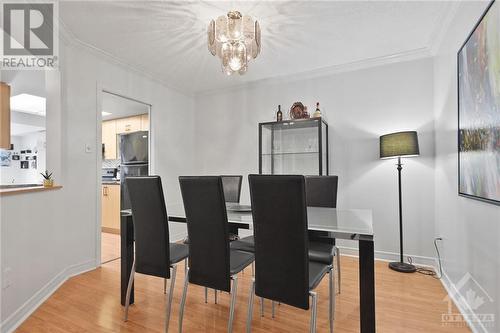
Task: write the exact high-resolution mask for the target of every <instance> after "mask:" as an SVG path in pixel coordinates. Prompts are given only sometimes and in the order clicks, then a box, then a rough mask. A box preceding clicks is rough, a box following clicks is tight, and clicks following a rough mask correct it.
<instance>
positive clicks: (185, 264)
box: [184, 258, 188, 275]
mask: <svg viewBox="0 0 500 333" xmlns="http://www.w3.org/2000/svg"><path fill="white" fill-rule="evenodd" d="M187 269H188V258H186V259H184V275H186V273H187Z"/></svg>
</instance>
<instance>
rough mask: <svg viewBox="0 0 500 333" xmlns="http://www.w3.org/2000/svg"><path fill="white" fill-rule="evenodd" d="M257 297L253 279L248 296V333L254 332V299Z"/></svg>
mask: <svg viewBox="0 0 500 333" xmlns="http://www.w3.org/2000/svg"><path fill="white" fill-rule="evenodd" d="M254 295H255V279H252V283H251V284H250V295H248V313H247V333H250V332H252V316H253V297H254Z"/></svg>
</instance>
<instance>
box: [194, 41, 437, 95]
mask: <svg viewBox="0 0 500 333" xmlns="http://www.w3.org/2000/svg"><path fill="white" fill-rule="evenodd" d="M429 57H432V54H431V52H430V49H429V48H428V47H422V48H418V49H413V50H409V51H405V52H400V53H394V54H390V55H385V56H380V57H373V58H368V59H363V60H359V61H353V62H348V63H343V64H338V65H334V66H328V67H322V68H318V69H314V70H309V71H304V72H300V73H295V74H286V75H281V76H273V77H269V78H264V79H259V80H254V81H250V82H244V83H241V84H236V85H233V86H231V87H224V88H219V89H207V90H202V91H199V92H197V93H195V94H194V95H195V97H198V96H205V95H211V94H216V93H222V92H229V91H234V90H238V89H242V88H251V87H255V86H258V85H263V84H278V83H283V82H293V81H303V80H311V79H315V78H320V77H325V76H332V75H335V74H339V73H345V72H354V71H358V70H362V69H368V68H373V67H379V66H384V65H389V64H394V63H398V62H406V61H412V60H418V59H424V58H429Z"/></svg>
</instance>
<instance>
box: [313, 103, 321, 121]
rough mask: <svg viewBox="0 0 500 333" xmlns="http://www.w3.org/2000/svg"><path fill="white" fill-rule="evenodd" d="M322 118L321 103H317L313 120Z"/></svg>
mask: <svg viewBox="0 0 500 333" xmlns="http://www.w3.org/2000/svg"><path fill="white" fill-rule="evenodd" d="M319 117H321V110H320V109H319V102H317V103H316V111H314V113H313V118H319Z"/></svg>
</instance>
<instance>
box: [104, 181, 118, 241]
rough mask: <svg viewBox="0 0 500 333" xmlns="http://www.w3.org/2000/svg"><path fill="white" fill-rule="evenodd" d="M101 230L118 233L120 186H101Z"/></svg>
mask: <svg viewBox="0 0 500 333" xmlns="http://www.w3.org/2000/svg"><path fill="white" fill-rule="evenodd" d="M101 205H102V206H101V230H102V231H103V232H109V233H113V234H119V233H120V184H103V185H102V191H101Z"/></svg>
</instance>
